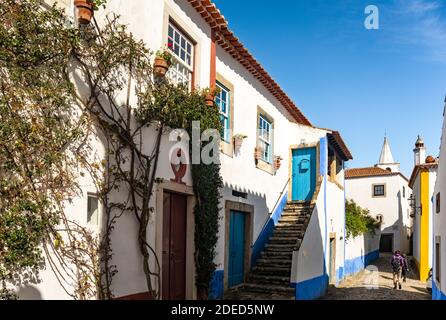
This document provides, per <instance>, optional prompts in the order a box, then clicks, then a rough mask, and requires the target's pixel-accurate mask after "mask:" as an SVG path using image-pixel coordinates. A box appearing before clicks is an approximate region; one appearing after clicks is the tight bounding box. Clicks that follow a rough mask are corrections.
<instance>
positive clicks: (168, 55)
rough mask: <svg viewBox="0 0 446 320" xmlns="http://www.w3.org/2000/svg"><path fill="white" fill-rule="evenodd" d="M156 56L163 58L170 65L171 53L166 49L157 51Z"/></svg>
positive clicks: (171, 60)
mask: <svg viewBox="0 0 446 320" xmlns="http://www.w3.org/2000/svg"><path fill="white" fill-rule="evenodd" d="M156 56H157V57H160V58H163V59H164V60H165V61H166V62H167V63H168V64H169V65H171V64H172V63H173V55H172V52H171V51H170V50H169V49H168V48H167V47H163V48H161V49H159V50H157V51H156Z"/></svg>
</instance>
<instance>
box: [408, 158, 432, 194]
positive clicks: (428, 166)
mask: <svg viewBox="0 0 446 320" xmlns="http://www.w3.org/2000/svg"><path fill="white" fill-rule="evenodd" d="M437 167H438V159H435V162H432V163H423V164H419V165H416V166H415V167H414V168H413V171H412V175H411V176H410V180H409V187H411V188H413V185H414V183H415V179H416V177H417V176H418V173H419V172H420V171H421V170H423V169H427V170H428V169H434V168H437Z"/></svg>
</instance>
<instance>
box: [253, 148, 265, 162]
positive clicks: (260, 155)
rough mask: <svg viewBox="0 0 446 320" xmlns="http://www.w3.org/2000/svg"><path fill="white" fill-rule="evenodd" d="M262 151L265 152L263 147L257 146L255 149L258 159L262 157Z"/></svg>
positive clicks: (256, 158) (255, 156)
mask: <svg viewBox="0 0 446 320" xmlns="http://www.w3.org/2000/svg"><path fill="white" fill-rule="evenodd" d="M262 153H263V148H261V147H256V148H255V149H254V159H255V160H256V162H257V161H259V159H260V158H261V157H262Z"/></svg>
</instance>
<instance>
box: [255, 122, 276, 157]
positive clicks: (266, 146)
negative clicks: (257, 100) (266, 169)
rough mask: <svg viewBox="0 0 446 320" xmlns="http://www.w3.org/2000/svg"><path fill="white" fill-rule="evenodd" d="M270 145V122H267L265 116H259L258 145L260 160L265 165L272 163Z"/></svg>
mask: <svg viewBox="0 0 446 320" xmlns="http://www.w3.org/2000/svg"><path fill="white" fill-rule="evenodd" d="M272 144H273V143H272V122H271V121H269V120H268V119H267V118H266V117H265V116H263V115H259V141H258V145H259V147H260V149H261V150H262V157H261V159H262V160H263V161H265V162H267V163H272V162H273V155H272Z"/></svg>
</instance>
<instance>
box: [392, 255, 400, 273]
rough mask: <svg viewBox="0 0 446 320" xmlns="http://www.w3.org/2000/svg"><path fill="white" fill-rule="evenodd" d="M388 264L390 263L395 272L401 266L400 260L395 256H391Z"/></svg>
mask: <svg viewBox="0 0 446 320" xmlns="http://www.w3.org/2000/svg"><path fill="white" fill-rule="evenodd" d="M390 264H391V265H392V269H393V271H395V272H396V271H398V270H399V269H400V268H401V260H400V258H399V257H397V256H393V257H392V261H391V262H390Z"/></svg>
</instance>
